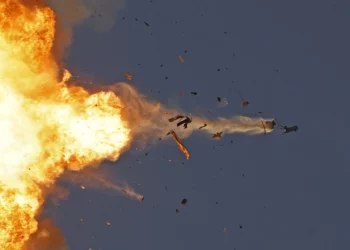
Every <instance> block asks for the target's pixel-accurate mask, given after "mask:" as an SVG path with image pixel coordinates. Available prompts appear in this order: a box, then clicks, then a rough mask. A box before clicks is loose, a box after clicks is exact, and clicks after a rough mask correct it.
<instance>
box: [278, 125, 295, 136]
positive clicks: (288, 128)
mask: <svg viewBox="0 0 350 250" xmlns="http://www.w3.org/2000/svg"><path fill="white" fill-rule="evenodd" d="M298 129H299V127H298V126H293V127H287V126H284V127H283V134H282V135H284V134H287V133H290V132H297V131H298Z"/></svg>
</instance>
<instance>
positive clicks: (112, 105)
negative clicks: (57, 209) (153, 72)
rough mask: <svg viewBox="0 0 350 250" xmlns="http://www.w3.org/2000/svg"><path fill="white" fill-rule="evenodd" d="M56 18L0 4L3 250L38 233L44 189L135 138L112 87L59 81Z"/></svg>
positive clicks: (13, 1)
mask: <svg viewBox="0 0 350 250" xmlns="http://www.w3.org/2000/svg"><path fill="white" fill-rule="evenodd" d="M55 19H56V18H55V14H54V12H53V11H52V10H51V9H50V8H49V7H46V6H38V5H34V6H30V7H28V6H25V5H24V4H23V3H21V1H20V0H1V2H0V83H1V84H0V138H1V141H0V154H1V162H0V170H1V171H0V211H1V213H0V225H1V231H0V249H6V250H18V249H21V248H22V247H23V245H24V243H25V242H26V241H27V240H28V239H29V236H30V235H31V234H32V233H35V232H36V230H37V227H38V222H37V220H36V219H35V216H36V215H37V213H38V210H39V208H40V206H41V205H42V204H43V202H44V197H43V192H42V187H43V186H49V185H51V184H53V183H54V181H55V179H57V178H58V177H59V176H60V175H61V174H62V173H63V172H64V170H65V169H71V170H79V169H82V168H84V167H85V166H88V165H91V164H95V163H98V162H100V161H102V160H104V159H108V160H112V161H115V160H117V159H118V157H119V155H120V153H121V150H122V149H123V148H124V147H126V146H127V145H128V142H129V140H130V129H129V128H128V124H127V123H126V121H124V120H123V118H122V116H121V108H122V103H121V101H120V99H119V98H118V97H116V96H115V95H114V94H113V93H112V92H100V93H96V94H93V95H90V94H89V93H88V92H87V91H85V90H84V89H82V88H80V87H68V86H67V84H66V81H67V80H68V79H69V78H70V74H69V72H68V71H65V73H64V77H63V79H62V80H57V79H58V76H59V67H58V66H57V64H56V61H55V58H54V57H53V55H52V48H53V43H54V38H55V22H56V21H55Z"/></svg>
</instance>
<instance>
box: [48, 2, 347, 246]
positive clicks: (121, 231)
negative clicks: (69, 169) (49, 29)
mask: <svg viewBox="0 0 350 250" xmlns="http://www.w3.org/2000/svg"><path fill="white" fill-rule="evenodd" d="M349 11H350V2H349V1H345V0H343V1H342V0H327V1H326V0H308V1H301V0H295V1H278V0H265V1H260V0H235V1H233V0H218V1H208V0H192V1H186V0H177V1H171V0H152V2H150V1H149V0H148V1H146V0H144V1H140V0H127V1H126V5H125V8H123V9H121V10H119V11H118V15H117V21H116V24H115V26H114V27H113V28H112V29H111V30H109V31H108V32H104V33H98V32H95V31H93V30H92V29H91V26H89V25H88V23H86V24H82V25H81V26H79V27H78V28H77V29H76V30H75V40H74V42H73V44H72V46H71V48H70V55H69V57H68V58H67V60H66V63H67V65H68V68H69V69H70V70H71V71H72V73H73V75H79V76H80V77H81V79H87V80H90V79H91V80H92V81H93V84H94V83H104V84H112V83H113V82H114V81H125V80H126V79H125V76H124V75H125V73H126V72H131V74H132V75H133V79H132V81H129V82H130V83H131V84H132V85H134V86H136V87H137V88H138V89H139V90H140V91H141V92H143V93H145V94H146V95H148V96H149V97H150V98H153V99H156V100H159V101H160V102H161V103H163V104H165V105H169V106H176V107H181V108H182V109H184V110H186V111H187V112H189V113H190V112H192V113H194V114H195V113H196V112H197V113H199V114H208V113H207V110H212V113H213V115H214V116H231V115H237V114H243V115H253V114H254V112H257V111H261V112H263V114H262V116H264V117H267V118H276V119H277V120H278V121H279V122H280V123H282V124H283V125H298V126H299V131H298V132H297V133H291V134H288V135H283V136H281V135H280V131H278V130H277V131H275V132H273V133H271V134H269V135H266V136H264V135H259V136H248V135H247V136H246V135H224V137H223V138H222V139H221V140H220V141H215V140H212V139H211V138H210V136H208V135H206V134H200V133H199V134H195V135H193V136H192V137H190V138H188V139H186V140H184V143H185V144H186V146H187V147H188V149H189V150H190V152H191V153H192V158H191V159H190V160H189V161H186V162H185V164H181V162H182V161H184V156H183V155H182V153H181V152H179V151H178V148H177V146H176V144H175V143H174V142H173V141H172V140H169V141H163V142H159V143H158V144H156V145H153V146H150V147H148V148H147V149H146V150H145V151H140V150H136V149H135V148H134V147H133V148H132V149H131V150H130V151H128V152H127V153H125V154H124V155H123V156H122V157H121V159H120V160H119V161H117V162H115V163H107V164H105V165H107V166H108V168H107V167H104V168H102V170H101V171H108V173H109V175H110V179H111V180H112V181H117V180H124V181H127V182H128V183H129V185H130V186H132V187H133V188H135V189H136V190H137V191H138V192H140V193H141V194H143V195H145V197H146V198H145V201H144V203H142V204H140V203H139V202H137V201H134V200H130V199H128V198H126V197H123V196H121V195H115V194H113V193H112V192H111V191H107V190H91V189H86V190H82V189H81V188H80V187H79V185H72V184H67V183H65V184H64V185H65V186H66V187H69V190H70V195H69V197H68V199H67V200H64V201H61V202H60V206H59V207H54V206H53V205H52V204H51V203H50V202H48V204H47V209H46V212H45V215H48V216H50V217H52V218H54V219H55V221H56V223H57V225H58V226H59V227H60V228H61V229H62V230H63V231H64V233H65V236H66V239H67V241H68V243H69V245H70V247H71V249H72V250H84V249H86V250H88V249H89V248H92V249H93V250H95V249H96V250H97V249H101V250H135V249H145V250H179V249H181V250H193V249H201V250H213V249H220V250H226V249H227V250H233V249H236V250H253V249H261V250H265V249H266V250H281V249H283V250H295V249H298V250H310V249H315V250H316V249H317V250H328V249H329V250H330V249H332V250H334V249H337V250H348V249H349V248H350V240H349V237H348V225H349V222H350V217H349V210H350V203H349V201H348V199H349V195H348V192H349V190H350V184H349V177H350V171H349V168H348V167H349V155H348V154H346V152H345V150H346V148H349V140H348V139H349V138H350V137H349V130H348V128H347V127H348V126H349V121H350V120H349V116H348V114H349V112H348V110H347V109H348V107H349V98H348V96H349V90H350V89H349V87H348V84H349V83H350V81H349V80H350V74H349V58H350V49H349V48H350V47H349V44H350V35H349V23H350V16H349V13H350V12H349ZM101 14H102V16H103V13H101ZM123 17H125V19H123ZM102 18H103V17H102ZM135 18H137V19H138V21H136V20H135ZM143 22H147V23H148V24H149V26H146V25H145V24H144V23H143ZM185 50H187V53H185ZM179 55H182V56H183V58H184V60H185V63H181V62H180V60H179V58H178V56H179ZM162 64H163V67H160V66H161V65H162ZM218 69H220V71H218ZM166 77H168V79H165V78H166ZM233 81H234V83H233ZM234 87H236V88H237V89H239V91H240V92H241V93H242V94H243V96H244V98H245V99H247V100H248V101H249V102H250V105H249V106H248V107H247V108H245V109H243V108H242V107H241V100H240V98H239V97H238V96H237V94H236V93H235V92H233V91H232V90H233V88H234ZM150 89H152V90H153V92H150ZM158 90H159V91H160V93H158V92H157V91H158ZM191 91H196V92H198V95H197V96H193V95H191V94H190V92H191ZM180 92H183V96H180ZM217 96H220V97H225V98H226V99H227V100H228V105H227V106H226V107H224V108H217V100H216V97H217ZM230 140H233V143H232V144H231V143H230ZM222 144H223V146H220V145H222ZM146 151H147V152H148V156H147V157H146V156H144V154H145V152H146ZM137 160H139V161H141V163H140V162H138V161H137ZM169 160H172V161H175V162H169ZM165 186H167V190H166V189H165ZM183 198H187V199H188V205H187V207H186V208H184V207H183V206H181V204H180V202H181V200H182V199H183ZM175 209H179V210H180V212H179V213H178V214H176V213H175ZM81 218H82V219H84V223H82V222H81V221H80V219H81ZM107 221H109V222H111V224H112V226H111V227H107V226H106V224H105V223H106V222H107ZM240 225H241V226H242V228H240ZM224 228H227V230H226V232H224Z"/></svg>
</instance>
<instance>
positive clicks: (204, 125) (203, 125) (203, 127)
mask: <svg viewBox="0 0 350 250" xmlns="http://www.w3.org/2000/svg"><path fill="white" fill-rule="evenodd" d="M206 126H207V124H206V123H204V125H203V126H200V127H199V129H202V128H205V127H206Z"/></svg>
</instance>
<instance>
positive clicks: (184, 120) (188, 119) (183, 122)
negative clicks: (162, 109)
mask: <svg viewBox="0 0 350 250" xmlns="http://www.w3.org/2000/svg"><path fill="white" fill-rule="evenodd" d="M182 118H185V119H183V120H182V121H180V122H178V123H177V124H176V126H177V127H180V126H181V125H184V128H187V125H188V124H189V123H191V122H192V117H191V118H189V117H188V116H183V115H177V116H174V117H171V118H170V119H168V121H169V122H173V121H176V120H179V119H182Z"/></svg>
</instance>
